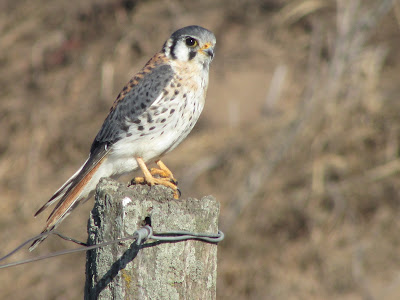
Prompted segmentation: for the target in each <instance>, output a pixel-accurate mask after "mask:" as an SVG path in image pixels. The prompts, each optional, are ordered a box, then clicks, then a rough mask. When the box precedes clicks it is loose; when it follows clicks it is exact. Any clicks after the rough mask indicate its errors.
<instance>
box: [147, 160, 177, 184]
mask: <svg viewBox="0 0 400 300" xmlns="http://www.w3.org/2000/svg"><path fill="white" fill-rule="evenodd" d="M156 164H157V166H158V168H151V169H150V173H151V175H153V176H160V177H161V178H168V179H169V180H170V181H171V182H172V183H173V184H175V185H178V180H176V179H175V177H174V175H173V174H172V172H171V170H170V169H168V168H167V166H166V165H165V164H164V163H163V162H162V161H161V160H157V161H156Z"/></svg>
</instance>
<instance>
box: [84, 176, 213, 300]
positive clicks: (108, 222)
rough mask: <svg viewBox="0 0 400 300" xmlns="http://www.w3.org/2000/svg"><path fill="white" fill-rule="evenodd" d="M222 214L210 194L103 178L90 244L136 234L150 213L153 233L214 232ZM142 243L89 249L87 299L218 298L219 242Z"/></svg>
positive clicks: (90, 220)
mask: <svg viewBox="0 0 400 300" xmlns="http://www.w3.org/2000/svg"><path fill="white" fill-rule="evenodd" d="M218 215H219V203H218V202H217V201H216V200H215V199H214V198H213V197H212V196H208V197H204V198H203V199H201V200H197V199H191V198H189V199H179V200H174V199H173V194H172V191H171V190H170V189H168V188H165V187H163V186H153V187H151V188H150V187H148V186H134V187H126V186H124V185H123V184H121V183H118V182H115V181H113V180H110V179H102V180H101V181H100V183H99V185H98V186H97V190H96V201H95V206H94V208H93V210H92V212H91V214H90V219H89V222H88V244H96V243H100V242H105V241H111V240H113V239H116V238H120V237H126V236H128V235H132V234H133V233H134V232H135V230H136V229H138V228H140V227H142V226H143V225H144V224H143V223H144V221H145V219H146V218H147V219H146V220H147V221H148V220H150V221H151V226H152V227H153V230H154V231H155V232H163V231H170V230H187V231H192V232H204V233H216V232H217V230H218ZM149 218H150V219H149ZM140 248H141V249H140V250H139V248H138V247H137V246H136V244H135V242H134V241H133V240H132V241H127V242H123V243H119V244H112V245H109V246H105V247H102V248H98V249H94V250H90V251H88V253H87V261H86V286H85V299H90V300H91V299H216V278H217V245H215V244H210V243H205V242H200V241H195V240H190V241H184V242H175V243H160V242H153V243H151V242H150V243H149V242H148V243H146V244H144V245H143V246H142V247H140Z"/></svg>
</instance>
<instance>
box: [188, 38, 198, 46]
mask: <svg viewBox="0 0 400 300" xmlns="http://www.w3.org/2000/svg"><path fill="white" fill-rule="evenodd" d="M197 44H198V43H197V41H196V39H194V38H192V37H188V38H186V46H188V47H192V48H193V47H196V46H197Z"/></svg>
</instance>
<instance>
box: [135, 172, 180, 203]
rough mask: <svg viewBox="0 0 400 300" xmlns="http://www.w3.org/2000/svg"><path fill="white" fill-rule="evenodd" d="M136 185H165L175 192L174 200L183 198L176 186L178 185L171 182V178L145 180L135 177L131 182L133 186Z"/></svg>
mask: <svg viewBox="0 0 400 300" xmlns="http://www.w3.org/2000/svg"><path fill="white" fill-rule="evenodd" d="M135 184H147V185H150V186H153V185H163V186H166V187H169V188H171V189H172V190H173V191H174V198H175V199H179V197H180V196H181V191H180V190H179V189H178V187H177V186H176V184H174V183H172V182H171V179H170V178H154V177H151V178H147V179H146V178H144V177H135V178H133V179H132V181H131V185H135Z"/></svg>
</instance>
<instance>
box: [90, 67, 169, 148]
mask: <svg viewBox="0 0 400 300" xmlns="http://www.w3.org/2000/svg"><path fill="white" fill-rule="evenodd" d="M150 62H151V61H150ZM150 62H149V63H148V64H147V65H146V66H145V67H144V68H143V70H142V71H141V72H140V73H138V74H137V75H136V76H135V77H133V78H132V79H131V81H129V83H128V84H127V85H126V86H125V87H124V89H123V90H122V91H121V93H120V94H119V95H118V97H117V99H116V100H115V102H114V105H113V107H112V108H111V110H110V113H109V114H108V116H107V118H106V119H105V121H104V123H103V126H102V127H101V129H100V131H99V133H98V134H97V136H96V138H95V139H94V141H93V144H92V147H91V150H90V152H91V153H92V152H93V151H94V149H95V148H97V147H99V146H102V145H104V144H107V145H112V144H114V143H115V142H117V141H118V140H120V139H121V138H122V137H124V136H125V134H126V133H127V131H128V129H129V126H128V125H127V120H135V119H136V118H137V117H139V116H140V115H141V114H142V113H144V112H145V111H146V110H147V109H148V108H149V107H150V106H151V105H152V104H153V102H154V101H155V100H156V99H157V98H158V96H159V95H160V94H161V93H162V92H163V89H164V88H165V87H167V86H168V85H169V83H170V82H171V80H172V78H173V75H174V72H173V70H172V68H171V66H170V65H167V64H160V65H152V64H151V63H150Z"/></svg>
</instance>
